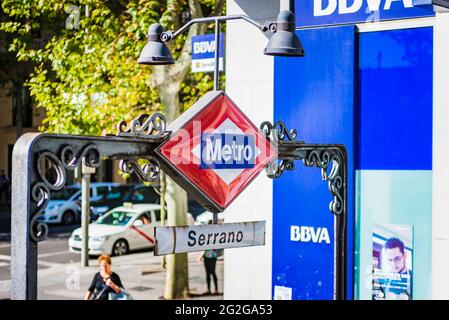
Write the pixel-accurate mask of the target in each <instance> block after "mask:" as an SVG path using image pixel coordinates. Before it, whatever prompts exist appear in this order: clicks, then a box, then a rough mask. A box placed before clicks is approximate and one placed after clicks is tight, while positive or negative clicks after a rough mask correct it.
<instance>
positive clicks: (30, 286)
mask: <svg viewBox="0 0 449 320" xmlns="http://www.w3.org/2000/svg"><path fill="white" fill-rule="evenodd" d="M32 143H33V138H32V137H29V136H22V137H21V138H19V140H18V141H17V142H16V144H15V145H14V150H13V167H12V192H11V299H12V300H36V299H37V242H36V241H33V240H32V239H30V236H29V234H30V228H31V227H32V225H31V224H30V222H29V221H30V219H31V217H30V211H31V210H32V208H33V202H32V199H31V186H30V184H29V180H30V177H31V176H32V174H33V170H32V168H31V164H30V163H31V162H32V161H33V160H35V158H34V157H33V155H29V154H28V146H29V145H32Z"/></svg>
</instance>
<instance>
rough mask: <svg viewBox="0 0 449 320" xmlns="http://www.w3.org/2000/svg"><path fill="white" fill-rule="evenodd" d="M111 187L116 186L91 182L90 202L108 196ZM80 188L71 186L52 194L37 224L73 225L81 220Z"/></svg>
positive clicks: (108, 183)
mask: <svg viewBox="0 0 449 320" xmlns="http://www.w3.org/2000/svg"><path fill="white" fill-rule="evenodd" d="M113 186H118V184H117V183H113V182H93V183H91V185H90V201H92V202H95V201H97V200H99V199H101V198H102V197H104V195H105V194H109V193H110V192H111V190H112V187H113ZM80 205H81V187H80V186H79V185H73V186H69V187H66V188H64V189H62V190H58V191H55V192H52V193H51V194H50V201H49V203H48V205H47V208H45V211H44V212H43V213H42V215H41V216H40V217H39V218H38V221H39V222H45V223H49V224H50V223H62V224H66V225H69V224H73V223H75V222H76V221H80V220H81V219H80V218H81V215H80V213H81V207H80Z"/></svg>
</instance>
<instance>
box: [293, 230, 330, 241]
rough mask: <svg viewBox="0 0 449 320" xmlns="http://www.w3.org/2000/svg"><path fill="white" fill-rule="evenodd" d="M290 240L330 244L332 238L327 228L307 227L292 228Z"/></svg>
mask: <svg viewBox="0 0 449 320" xmlns="http://www.w3.org/2000/svg"><path fill="white" fill-rule="evenodd" d="M290 240H291V241H300V242H310V241H311V242H313V243H323V242H324V243H327V244H330V243H331V240H330V236H329V231H328V230H327V228H321V227H318V228H314V227H306V226H290Z"/></svg>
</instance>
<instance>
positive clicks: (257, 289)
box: [224, 0, 279, 299]
mask: <svg viewBox="0 0 449 320" xmlns="http://www.w3.org/2000/svg"><path fill="white" fill-rule="evenodd" d="M278 13H279V2H278V1H273V0H258V1H254V0H227V14H228V15H231V14H246V15H247V16H250V17H252V18H254V19H256V20H257V21H259V22H263V21H265V20H269V19H272V18H275V17H276V16H277V14H278ZM267 42H268V38H267V37H266V35H264V34H263V33H262V32H261V31H259V30H257V28H256V27H254V26H252V25H250V24H249V23H247V22H244V21H230V22H228V23H227V30H226V58H225V59H226V92H227V94H228V96H229V97H230V98H231V99H232V100H233V101H234V102H235V103H236V104H237V105H238V106H239V108H241V109H242V110H243V111H244V112H245V113H246V114H247V116H248V117H249V118H250V119H251V120H252V121H253V123H254V124H255V125H256V126H259V125H260V124H261V123H262V122H263V121H266V120H269V121H273V74H274V62H273V58H272V57H269V56H265V55H264V54H263V50H264V48H265V46H266V44H267ZM272 193H273V189H272V181H271V180H270V179H268V178H267V177H266V176H265V173H264V172H262V173H261V174H260V175H259V176H258V177H257V178H256V179H255V180H254V181H253V182H252V184H250V185H249V186H248V187H247V188H246V189H245V191H244V192H243V193H242V194H241V195H240V196H239V197H238V198H237V199H236V200H235V201H234V202H233V203H232V204H231V206H230V207H229V208H228V209H226V211H225V222H238V221H254V220H265V221H266V222H267V224H266V228H267V229H266V244H265V246H261V247H250V248H240V249H228V250H225V251H226V252H225V256H224V299H271V257H272V245H271V243H272V211H273V210H272V202H273V196H272Z"/></svg>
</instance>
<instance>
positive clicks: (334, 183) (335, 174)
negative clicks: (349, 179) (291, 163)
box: [303, 150, 344, 214]
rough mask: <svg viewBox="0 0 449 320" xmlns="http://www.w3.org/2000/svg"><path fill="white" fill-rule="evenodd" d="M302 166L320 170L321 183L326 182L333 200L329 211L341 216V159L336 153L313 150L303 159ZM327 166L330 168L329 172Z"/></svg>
mask: <svg viewBox="0 0 449 320" xmlns="http://www.w3.org/2000/svg"><path fill="white" fill-rule="evenodd" d="M303 162H304V165H305V166H307V167H314V166H315V167H318V168H320V169H321V177H322V179H323V181H327V182H328V185H329V191H330V192H331V194H332V195H333V197H334V199H333V200H332V201H331V202H330V203H329V210H330V211H331V212H332V213H334V214H341V213H342V211H343V196H342V193H343V186H344V185H343V178H342V176H341V172H340V166H341V163H342V159H341V157H340V155H339V154H338V153H337V152H333V153H332V156H331V152H330V151H328V150H313V151H310V152H308V154H307V155H306V158H304V159H303ZM329 166H331V167H330V168H331V170H330V172H328V170H329Z"/></svg>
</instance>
